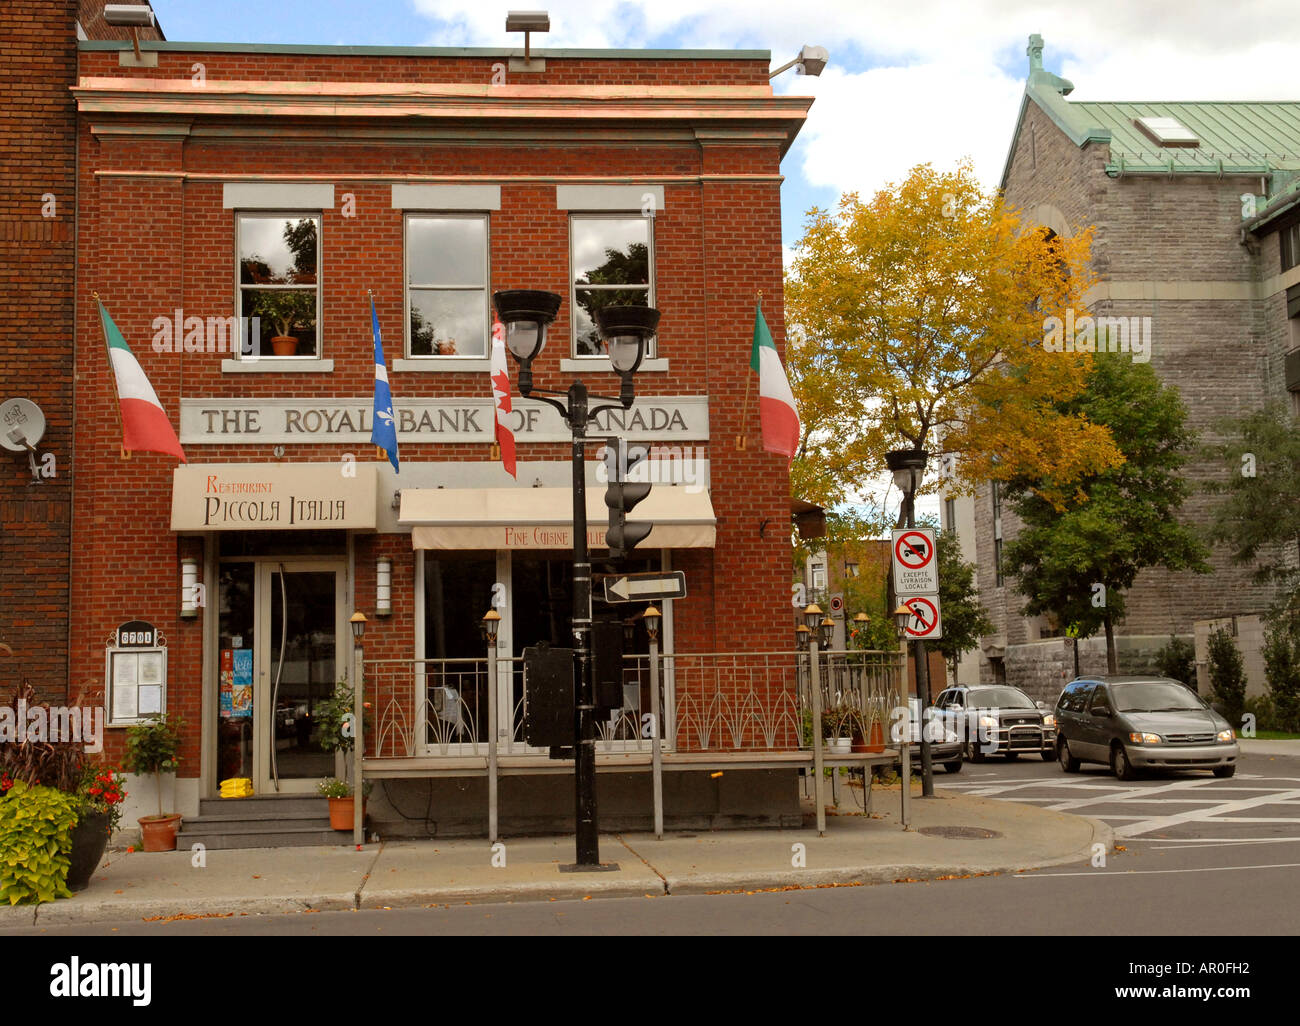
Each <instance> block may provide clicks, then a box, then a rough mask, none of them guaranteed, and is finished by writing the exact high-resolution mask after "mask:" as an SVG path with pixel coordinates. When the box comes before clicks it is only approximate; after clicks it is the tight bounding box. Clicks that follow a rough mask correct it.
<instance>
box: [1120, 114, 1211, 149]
mask: <svg viewBox="0 0 1300 1026" xmlns="http://www.w3.org/2000/svg"><path fill="white" fill-rule="evenodd" d="M1133 124H1135V125H1137V126H1138V128H1140V129H1142V131H1143V132H1144V133H1146V135H1148V136H1149V137H1150V138H1152V139H1154V140H1155V141H1156V142H1158V143H1159V144H1160V145H1161V146H1199V145H1201V140H1200V139H1198V138H1196V133H1195V132H1193V131H1192V130H1191V129H1189V128H1187V127H1185V126H1184V125H1183V124H1182V123H1181V122H1179V120H1178V119H1177V118H1134V119H1133Z"/></svg>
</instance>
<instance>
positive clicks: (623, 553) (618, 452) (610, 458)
mask: <svg viewBox="0 0 1300 1026" xmlns="http://www.w3.org/2000/svg"><path fill="white" fill-rule="evenodd" d="M643 459H645V451H644V449H642V450H640V452H639V453H637V454H634V455H633V456H632V458H631V459H629V458H628V451H627V442H626V441H624V440H623V439H621V438H620V439H619V441H618V448H617V449H615V448H614V447H613V446H607V447H606V449H605V463H606V466H607V467H608V469H609V487H607V488H606V489H605V505H606V506H608V507H609V530H608V531H607V532H606V533H605V544H606V545H607V546H608V547H609V556H610V559H625V558H626V557H627V554H628V553H629V552H631V551H632V550H633V549H634V548H636V546H637V544H638V543H639V542H643V541H645V539H646V535H648V534H649V533H650V531H651V529H652V528H653V527H654V524H647V523H628V521H627V514H629V513H630V512H632V509H633V508H634V507H635V506H636V504H637V503H639V502H640V501H641V500H642V499H644V498H645V497H646V496H647V495H649V494H650V485H649V484H646V483H642V482H637V483H632V482H629V481H625V480H624V477H625V476H626V475H627V471H629V470H630V469H631V468H632V467H634V466H635V465H636V464H637V463H640V462H641V461H642V460H643Z"/></svg>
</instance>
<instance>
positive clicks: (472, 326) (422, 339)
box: [405, 213, 492, 360]
mask: <svg viewBox="0 0 1300 1026" xmlns="http://www.w3.org/2000/svg"><path fill="white" fill-rule="evenodd" d="M488 227H489V226H488V215H487V214H470V213H419V214H416V213H411V214H407V215H406V246H405V250H406V354H407V356H408V357H410V358H412V359H424V358H428V359H429V360H437V359H441V358H446V357H462V358H463V357H471V358H477V359H486V358H487V357H488V355H489V352H488V344H489V339H490V338H491V335H492V329H491V306H490V302H491V298H490V296H489V294H488V282H489V281H490V277H489V270H488V260H489V253H488Z"/></svg>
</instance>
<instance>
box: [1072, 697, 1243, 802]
mask: <svg viewBox="0 0 1300 1026" xmlns="http://www.w3.org/2000/svg"><path fill="white" fill-rule="evenodd" d="M1240 755H1241V749H1240V748H1239V747H1238V745H1237V740H1236V734H1235V732H1234V731H1233V729H1232V726H1231V725H1230V724H1229V723H1228V721H1227V720H1225V719H1224V718H1223V717H1222V716H1220V715H1219V714H1218V713H1216V712H1215V711H1214V710H1213V709H1211V708H1210V707H1209V705H1207V704H1206V702H1205V700H1204V699H1202V698H1201V697H1200V696H1199V695H1198V694H1196V692H1194V691H1192V690H1191V689H1190V688H1189V687H1187V686H1186V685H1185V684H1180V683H1179V682H1178V681H1176V680H1171V679H1169V678H1168V677H1142V676H1098V677H1087V678H1080V679H1079V680H1076V681H1072V682H1071V683H1070V684H1067V685H1066V687H1065V690H1064V691H1062V692H1061V697H1060V698H1058V699H1057V700H1056V758H1057V760H1058V761H1059V762H1060V764H1061V768H1062V769H1063V770H1065V772H1067V773H1075V772H1077V771H1078V769H1079V763H1081V762H1100V763H1105V764H1106V765H1108V766H1110V768H1111V769H1112V770H1113V771H1114V773H1115V776H1117V777H1119V779H1120V780H1132V779H1133V778H1134V777H1135V776H1137V774H1138V772H1139V771H1140V770H1144V769H1208V770H1213V772H1214V775H1215V776H1216V777H1230V776H1232V775H1233V773H1235V772H1236V769H1237V758H1238V757H1239V756H1240Z"/></svg>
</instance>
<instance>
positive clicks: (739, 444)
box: [736, 289, 763, 452]
mask: <svg viewBox="0 0 1300 1026" xmlns="http://www.w3.org/2000/svg"><path fill="white" fill-rule="evenodd" d="M758 308H759V309H760V310H761V309H762V308H763V290H762V289H759V290H758ZM750 353H751V356H750V358H751V359H753V355H752V354H753V346H752V344H751V346H750ZM753 387H754V375H753V368H752V367H751V368H750V373H749V374H746V375H745V401H744V403H743V404H742V405H741V407H740V433H739V434H737V435H736V451H737V452H743V451H744V449H745V420H746V418H747V417H748V415H749V391H750V389H751V388H753Z"/></svg>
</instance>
